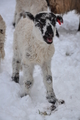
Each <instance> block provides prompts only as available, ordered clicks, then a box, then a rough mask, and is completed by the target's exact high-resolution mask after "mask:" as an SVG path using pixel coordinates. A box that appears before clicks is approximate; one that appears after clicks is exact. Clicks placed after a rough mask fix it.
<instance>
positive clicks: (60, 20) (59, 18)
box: [56, 15, 63, 25]
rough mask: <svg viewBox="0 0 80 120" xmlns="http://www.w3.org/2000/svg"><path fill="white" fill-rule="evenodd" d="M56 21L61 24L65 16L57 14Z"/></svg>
mask: <svg viewBox="0 0 80 120" xmlns="http://www.w3.org/2000/svg"><path fill="white" fill-rule="evenodd" d="M56 21H57V22H58V23H59V24H60V25H61V23H63V18H62V17H61V16H59V15H57V16H56Z"/></svg>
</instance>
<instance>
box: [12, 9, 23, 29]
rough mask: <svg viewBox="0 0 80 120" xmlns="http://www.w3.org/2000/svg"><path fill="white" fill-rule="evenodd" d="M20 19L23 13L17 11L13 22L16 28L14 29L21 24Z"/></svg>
mask: <svg viewBox="0 0 80 120" xmlns="http://www.w3.org/2000/svg"><path fill="white" fill-rule="evenodd" d="M20 18H21V13H18V12H16V11H15V15H14V21H13V26H14V27H15V26H16V24H17V23H18V22H19V20H20Z"/></svg>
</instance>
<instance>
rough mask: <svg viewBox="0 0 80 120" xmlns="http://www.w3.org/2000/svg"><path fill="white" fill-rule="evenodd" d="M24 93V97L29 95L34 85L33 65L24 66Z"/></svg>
mask: <svg viewBox="0 0 80 120" xmlns="http://www.w3.org/2000/svg"><path fill="white" fill-rule="evenodd" d="M22 67H23V91H24V95H25V94H29V93H30V90H31V87H32V85H33V69H34V65H33V64H23V65H22Z"/></svg>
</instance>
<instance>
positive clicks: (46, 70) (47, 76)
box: [42, 61, 57, 104]
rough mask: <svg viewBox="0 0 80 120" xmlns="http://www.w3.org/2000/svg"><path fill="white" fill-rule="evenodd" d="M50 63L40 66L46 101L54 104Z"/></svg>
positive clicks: (54, 97)
mask: <svg viewBox="0 0 80 120" xmlns="http://www.w3.org/2000/svg"><path fill="white" fill-rule="evenodd" d="M50 69H51V61H49V62H44V64H43V66H42V70H43V81H44V85H45V87H46V91H47V99H48V101H49V102H50V103H54V104H55V102H56V100H57V99H56V96H55V93H54V90H53V87H52V82H53V81H52V74H51V70H50Z"/></svg>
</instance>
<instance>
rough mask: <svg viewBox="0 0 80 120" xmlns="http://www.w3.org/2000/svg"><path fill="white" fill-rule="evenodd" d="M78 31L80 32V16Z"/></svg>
mask: <svg viewBox="0 0 80 120" xmlns="http://www.w3.org/2000/svg"><path fill="white" fill-rule="evenodd" d="M78 31H80V16H79V27H78Z"/></svg>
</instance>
